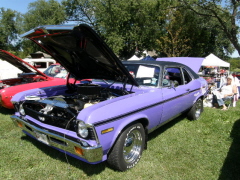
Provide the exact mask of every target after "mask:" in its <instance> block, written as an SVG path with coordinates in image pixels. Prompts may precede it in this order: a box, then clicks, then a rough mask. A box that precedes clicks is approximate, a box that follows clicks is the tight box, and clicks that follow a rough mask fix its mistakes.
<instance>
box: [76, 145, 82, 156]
mask: <svg viewBox="0 0 240 180" xmlns="http://www.w3.org/2000/svg"><path fill="white" fill-rule="evenodd" d="M74 150H75V152H76V153H77V154H80V155H81V156H83V150H82V149H81V148H79V147H76V146H74Z"/></svg>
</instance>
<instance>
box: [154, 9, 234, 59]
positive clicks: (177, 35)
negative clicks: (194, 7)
mask: <svg viewBox="0 0 240 180" xmlns="http://www.w3.org/2000/svg"><path fill="white" fill-rule="evenodd" d="M165 29H166V33H164V34H163V35H162V36H161V37H159V38H158V40H157V43H158V45H159V46H158V47H156V49H157V50H158V51H159V52H160V54H161V56H169V57H170V56H192V57H205V56H207V55H209V54H210V53H214V54H216V55H218V56H220V57H224V54H225V52H226V51H231V50H232V46H231V43H230V41H229V40H228V38H226V37H225V36H224V34H223V32H222V31H219V30H218V25H217V23H216V21H215V20H214V19H207V18H205V17H202V16H199V15H197V14H195V13H192V11H191V10H189V9H187V8H186V7H185V6H180V5H178V6H176V7H175V8H170V9H169V10H168V12H167V13H166V26H165Z"/></svg>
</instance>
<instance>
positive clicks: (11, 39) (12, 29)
mask: <svg viewBox="0 0 240 180" xmlns="http://www.w3.org/2000/svg"><path fill="white" fill-rule="evenodd" d="M20 19H21V14H20V13H18V12H16V11H13V10H11V9H4V8H0V49H4V50H6V51H10V52H16V51H18V50H19V49H20V42H19V39H18V34H19V28H18V23H19V22H20V21H21V20H20Z"/></svg>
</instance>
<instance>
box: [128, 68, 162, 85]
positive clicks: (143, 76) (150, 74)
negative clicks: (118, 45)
mask: <svg viewBox="0 0 240 180" xmlns="http://www.w3.org/2000/svg"><path fill="white" fill-rule="evenodd" d="M124 66H125V67H126V68H127V69H128V71H129V73H130V74H131V75H132V76H133V78H134V79H135V80H136V81H137V83H138V84H139V85H143V86H157V85H158V80H159V73H160V68H159V67H158V66H153V65H143V64H125V65H124Z"/></svg>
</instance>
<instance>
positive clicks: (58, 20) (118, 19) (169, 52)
mask: <svg viewBox="0 0 240 180" xmlns="http://www.w3.org/2000/svg"><path fill="white" fill-rule="evenodd" d="M221 3H222V1H220V0H190V1H189V0H188V1H186V0H180V1H179V0H171V1H169V0H148V1H146V0H62V1H61V2H60V3H59V2H58V1H56V0H37V1H35V2H33V3H30V4H29V6H28V12H27V13H25V14H20V13H19V12H16V11H13V10H11V9H4V8H1V9H0V22H1V25H0V48H1V49H5V50H8V51H11V52H15V54H16V55H19V56H20V57H25V56H26V55H27V54H29V53H31V52H35V51H37V50H39V49H38V47H36V46H35V45H34V44H33V43H32V42H30V41H28V40H24V39H20V38H19V34H22V33H24V32H26V31H28V30H30V29H32V28H34V27H36V26H39V25H46V24H64V23H67V22H68V23H74V24H79V23H85V24H89V25H90V26H91V27H93V28H94V29H95V30H96V31H97V32H98V34H100V36H101V37H102V38H103V39H104V40H105V41H106V42H107V44H108V45H109V46H110V47H111V48H112V49H113V51H114V52H115V53H116V54H117V55H118V56H119V57H120V58H121V59H128V58H130V57H131V56H132V55H134V54H137V55H139V56H141V55H142V52H143V51H144V50H155V51H156V53H157V56H158V57H172V56H191V57H205V56H207V55H209V54H210V53H214V54H215V55H217V56H218V57H220V58H224V59H226V58H227V57H228V55H229V54H231V53H232V52H233V50H234V48H235V49H237V50H238V46H239V45H238V39H237V35H238V26H237V20H238V19H237V17H238V13H237V11H236V8H237V7H238V6H239V3H238V1H236V0H231V1H227V3H226V4H225V6H223V5H221ZM239 50H240V49H239Z"/></svg>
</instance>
